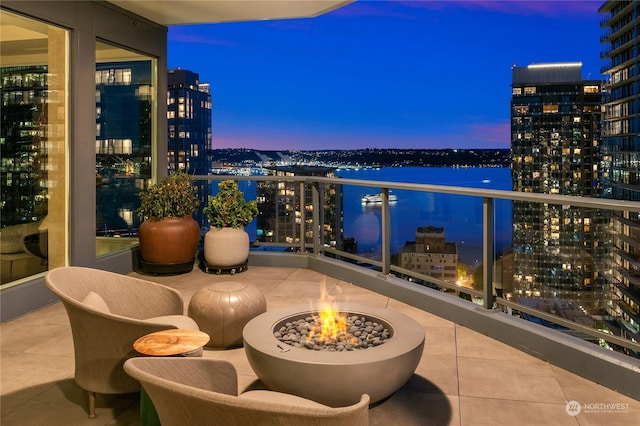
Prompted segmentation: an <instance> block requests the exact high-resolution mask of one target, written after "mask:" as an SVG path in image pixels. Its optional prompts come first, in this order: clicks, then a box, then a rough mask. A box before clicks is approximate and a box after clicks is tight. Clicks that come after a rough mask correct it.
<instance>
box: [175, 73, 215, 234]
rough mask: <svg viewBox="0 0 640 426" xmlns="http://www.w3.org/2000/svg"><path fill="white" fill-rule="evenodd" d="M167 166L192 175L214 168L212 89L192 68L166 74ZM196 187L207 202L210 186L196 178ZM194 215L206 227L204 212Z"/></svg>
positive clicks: (203, 201) (203, 174) (201, 198)
mask: <svg viewBox="0 0 640 426" xmlns="http://www.w3.org/2000/svg"><path fill="white" fill-rule="evenodd" d="M167 84H168V90H167V122H168V129H167V132H168V139H167V141H168V146H167V168H168V171H169V173H170V172H172V171H174V170H181V171H185V172H187V173H189V174H191V175H202V176H206V175H208V174H209V171H210V168H211V158H209V152H210V150H211V147H212V145H211V143H212V142H211V108H212V104H211V92H210V87H209V83H201V82H200V76H199V75H198V74H197V73H195V72H193V71H189V70H184V69H181V68H176V69H172V70H169V71H168V73H167ZM194 186H195V187H196V191H197V193H198V198H199V199H200V204H201V205H206V203H207V200H208V196H209V194H211V185H210V184H208V183H207V182H206V181H201V180H196V181H194ZM194 218H195V219H196V220H197V221H198V223H200V225H201V226H206V223H205V218H204V216H203V215H202V211H201V210H198V211H197V212H195V216H194Z"/></svg>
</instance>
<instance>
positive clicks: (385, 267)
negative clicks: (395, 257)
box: [381, 188, 391, 275]
mask: <svg viewBox="0 0 640 426" xmlns="http://www.w3.org/2000/svg"><path fill="white" fill-rule="evenodd" d="M381 226H382V274H383V275H389V273H390V272H391V247H390V242H391V216H390V214H389V188H382V224H381Z"/></svg>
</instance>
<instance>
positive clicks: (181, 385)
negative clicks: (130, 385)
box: [124, 358, 369, 426]
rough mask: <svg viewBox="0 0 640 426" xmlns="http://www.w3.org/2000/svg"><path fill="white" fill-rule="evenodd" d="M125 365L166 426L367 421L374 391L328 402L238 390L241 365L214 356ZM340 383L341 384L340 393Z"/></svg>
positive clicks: (352, 425)
mask: <svg viewBox="0 0 640 426" xmlns="http://www.w3.org/2000/svg"><path fill="white" fill-rule="evenodd" d="M124 370H125V371H126V372H127V373H129V374H130V375H131V376H132V377H134V378H136V379H137V380H139V381H140V383H141V384H142V387H143V388H144V390H145V391H146V392H147V394H148V395H149V397H150V398H151V400H152V401H153V405H154V406H155V409H156V410H157V413H158V417H159V419H160V423H161V424H162V426H183V425H199V426H218V425H219V426H234V425H236V426H246V425H260V426H271V425H274V426H275V425H279V426H307V425H308V426H366V425H368V424H369V396H368V395H366V394H365V395H362V398H361V399H360V401H359V402H357V403H356V404H353V405H350V406H347V407H337V408H335V407H327V406H326V405H322V404H319V403H317V402H314V401H310V400H308V399H304V398H301V397H297V396H294V395H289V394H285V393H280V392H272V391H268V390H250V391H247V392H243V393H241V394H239V395H238V379H237V375H236V370H235V368H234V367H233V365H232V364H230V363H229V362H227V361H222V360H217V359H211V358H132V359H129V360H127V362H125V364H124ZM301 380H304V379H303V378H301ZM339 389H340V385H339V384H337V385H336V392H339Z"/></svg>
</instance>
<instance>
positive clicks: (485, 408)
mask: <svg viewBox="0 0 640 426" xmlns="http://www.w3.org/2000/svg"><path fill="white" fill-rule="evenodd" d="M132 275H137V276H141V277H142V278H145V279H148V280H151V281H156V282H160V283H163V284H165V285H168V286H171V287H173V288H176V289H177V290H179V291H180V292H181V293H182V294H183V296H184V298H185V303H186V302H187V301H188V300H189V298H190V297H191V295H193V293H194V292H195V291H197V290H198V289H199V288H200V287H202V286H204V285H207V284H211V283H213V282H218V281H233V280H238V281H244V282H248V283H251V284H253V285H255V286H257V287H258V288H260V289H261V290H262V292H263V293H264V294H265V297H266V299H267V308H268V309H274V308H277V307H281V306H285V305H287V304H299V303H301V300H303V301H304V300H309V299H310V300H318V298H319V297H320V294H321V286H322V285H324V286H326V288H327V290H329V291H330V293H331V294H332V295H333V296H335V297H336V298H337V299H338V300H345V301H346V300H349V301H351V302H358V303H368V304H372V305H374V306H377V307H381V308H387V309H394V310H398V311H400V312H403V313H405V314H408V315H410V316H411V317H413V318H415V319H416V320H417V321H418V322H419V323H420V324H422V325H423V326H424V328H425V333H426V345H425V350H424V354H423V356H422V361H421V362H420V364H419V366H418V368H417V369H416V372H415V374H414V375H413V377H412V378H411V379H410V380H409V382H408V383H407V384H406V385H405V386H403V387H402V388H401V389H400V390H399V391H398V392H396V393H395V394H393V395H392V396H391V397H389V398H388V399H386V400H384V401H381V402H380V403H378V404H375V405H374V406H372V407H371V408H370V411H369V413H370V424H371V425H380V426H389V425H402V426H411V425H416V426H425V425H463V426H479V425H492V426H495V425H518V426H525V425H532V426H540V425H545V426H546V425H607V426H618V425H619V426H624V425H633V426H636V425H638V424H640V421H639V419H640V401H636V400H634V399H631V398H628V397H625V396H623V395H620V394H618V393H616V392H615V391H613V390H610V389H607V388H605V387H603V386H600V385H598V384H596V383H593V382H591V381H589V380H586V379H584V378H582V377H579V376H576V375H575V374H572V373H570V372H567V371H565V370H562V369H560V368H557V367H555V366H553V365H550V364H548V363H546V362H543V361H540V360H538V359H536V358H533V357H531V356H529V355H527V354H525V353H522V352H520V351H518V350H516V349H513V348H511V347H509V346H506V345H504V344H502V343H500V342H497V341H495V340H492V339H490V338H488V337H486V336H483V335H481V334H479V333H476V332H474V331H471V330H469V329H466V328H464V327H462V326H459V325H457V324H455V323H452V322H450V321H447V320H444V319H442V318H439V317H437V316H434V315H431V314H429V313H426V312H423V311H420V310H418V309H415V308H412V307H410V306H408V305H405V304H403V303H400V302H398V301H396V300H392V299H389V298H387V297H384V296H381V295H379V294H376V293H372V292H370V291H367V290H364V289H361V288H359V287H357V286H354V285H351V284H349V283H345V282H341V281H339V280H337V279H334V278H330V277H327V276H324V275H322V274H319V273H317V272H313V271H310V270H306V269H291V268H268V267H250V268H249V269H248V270H247V271H246V272H243V273H240V274H236V275H234V276H229V275H209V274H205V273H204V272H202V271H201V270H199V269H197V268H194V270H193V271H192V272H191V273H189V274H184V275H178V276H158V277H154V276H142V275H139V274H135V273H134V274H132ZM0 333H1V340H0V343H1V365H0V367H1V370H0V374H1V381H0V386H1V389H0V391H1V401H0V409H1V412H2V413H1V414H2V415H1V418H0V424H1V425H2V426H28V425H34V426H36V425H37V426H58V425H60V426H68V425H74V426H75V425H92V426H98V425H139V424H140V420H139V415H138V412H139V395H138V394H127V395H99V397H98V400H97V418H96V419H93V420H92V419H88V418H87V414H86V405H87V397H86V394H85V393H84V392H82V391H81V390H80V389H79V388H78V386H77V385H76V384H75V382H74V381H73V365H74V361H73V342H72V337H71V330H70V328H69V322H68V320H67V316H66V312H65V310H64V308H63V307H62V305H61V304H60V303H56V304H54V305H52V306H49V307H46V308H43V309H41V310H38V311H36V312H33V313H31V314H28V315H26V316H24V317H21V318H18V319H16V320H14V321H11V322H8V323H5V324H2V325H1V327H0ZM204 356H205V357H211V358H224V359H227V360H229V361H231V362H232V363H233V364H234V365H235V366H236V369H237V370H238V373H239V374H240V386H241V387H243V386H247V385H248V384H249V383H251V382H252V381H254V380H255V379H256V376H255V375H254V373H253V371H252V370H251V367H250V366H249V363H248V361H247V359H246V357H245V355H244V350H243V349H242V348H239V349H231V350H211V349H207V350H205V353H204ZM639 386H640V384H639ZM572 400H574V401H577V402H579V403H580V404H582V406H584V404H595V405H590V406H591V407H592V409H591V410H590V412H585V411H586V410H584V409H583V411H582V412H581V413H580V414H578V415H577V416H575V417H574V416H570V415H569V414H567V411H566V403H567V401H572ZM598 404H617V407H618V408H617V409H616V410H615V411H614V412H605V410H604V409H603V408H598V407H602V406H601V405H598ZM198 426H200V425H198Z"/></svg>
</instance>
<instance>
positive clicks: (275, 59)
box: [168, 1, 603, 150]
mask: <svg viewBox="0 0 640 426" xmlns="http://www.w3.org/2000/svg"><path fill="white" fill-rule="evenodd" d="M601 4H602V2H601V1H535V2H533V1H357V2H355V3H352V4H350V5H347V6H346V7H344V8H341V9H338V10H335V11H333V12H330V13H328V14H326V15H323V16H320V17H316V18H310V19H298V20H274V21H258V22H246V23H233V24H214V25H198V26H177V27H171V28H170V30H169V36H168V37H169V39H168V43H169V48H168V49H169V58H168V66H169V69H172V68H177V67H180V68H183V69H188V70H191V71H193V72H196V73H198V74H199V75H200V81H201V82H207V83H210V85H211V93H212V102H213V112H212V115H213V148H255V149H305V150H313V149H360V148H367V147H373V148H424V149H440V148H462V149H464V148H493V149H501V148H502V149H505V148H509V146H510V136H509V134H510V132H509V114H510V111H509V99H510V96H511V88H510V84H511V67H512V66H513V65H517V66H526V65H528V64H531V63H546V62H582V63H583V66H582V77H583V78H585V79H602V78H603V76H602V75H600V67H601V66H602V65H603V62H602V60H601V59H600V51H601V50H602V49H603V46H602V45H601V44H600V35H601V30H600V27H599V22H600V20H601V19H602V18H603V16H601V15H599V14H598V12H597V11H598V7H599V6H600V5H601ZM478 23H480V24H481V26H480V25H479V24H478Z"/></svg>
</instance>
